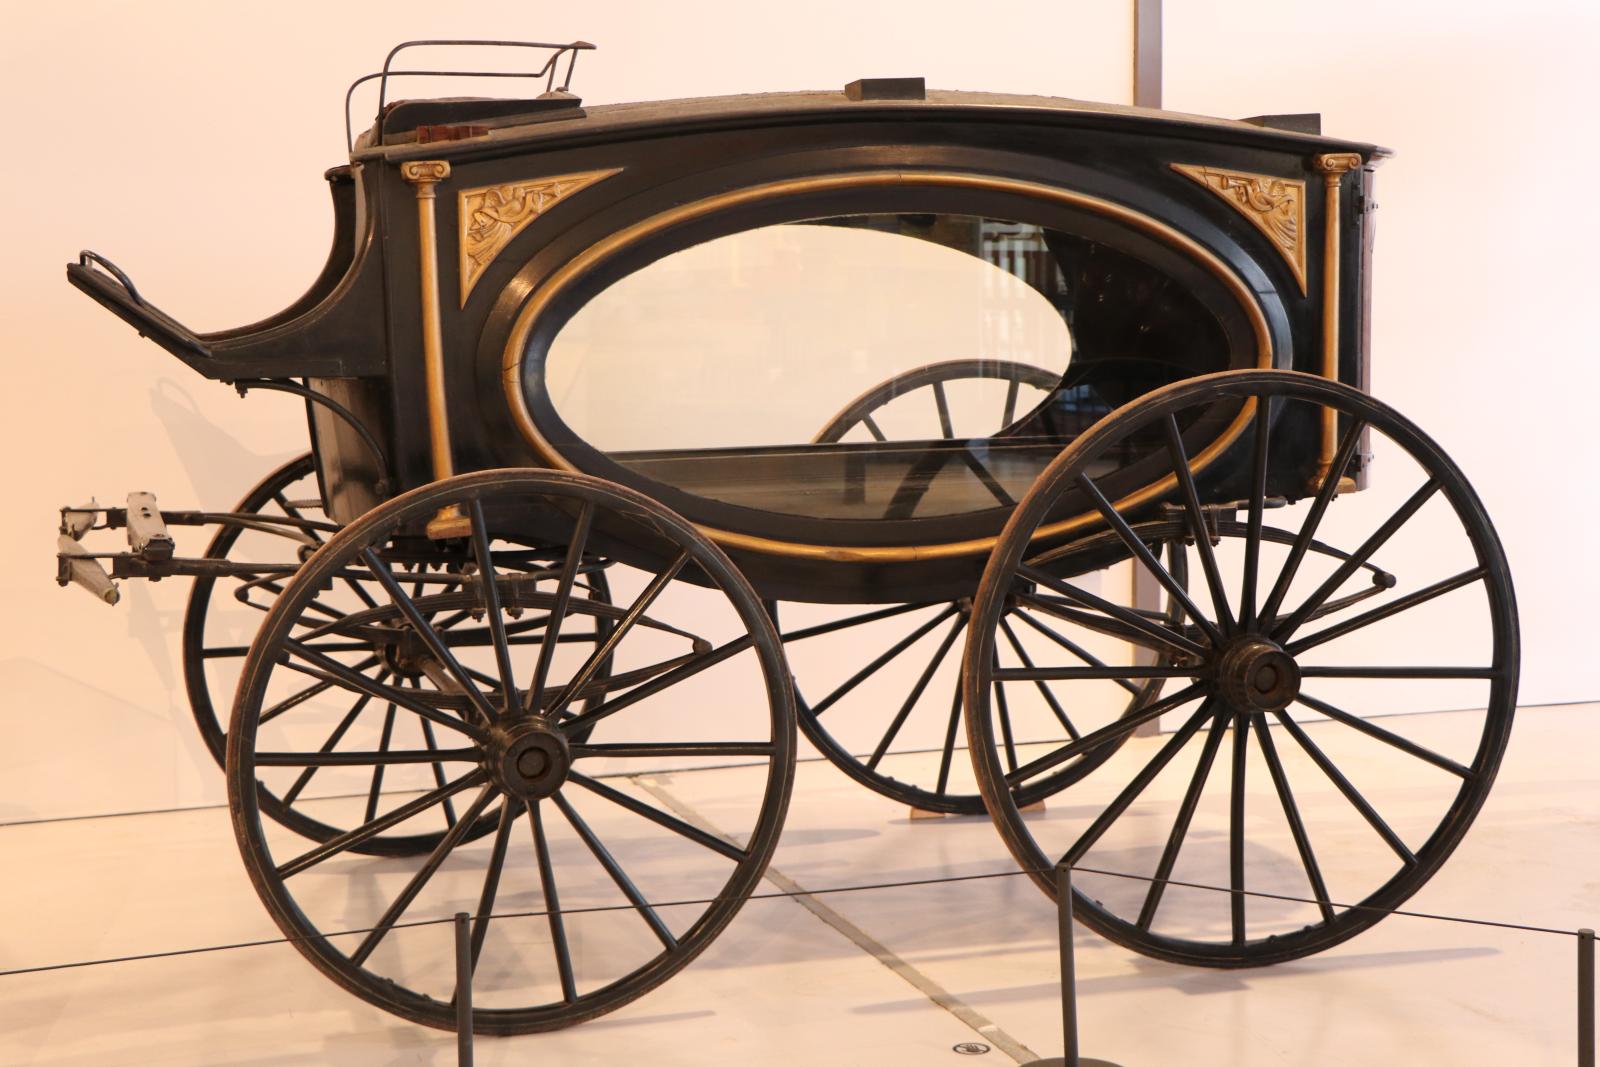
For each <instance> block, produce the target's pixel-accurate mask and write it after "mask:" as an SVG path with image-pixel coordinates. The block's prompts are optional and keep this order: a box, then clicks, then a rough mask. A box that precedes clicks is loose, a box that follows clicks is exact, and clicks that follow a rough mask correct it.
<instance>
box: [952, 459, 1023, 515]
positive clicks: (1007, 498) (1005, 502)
mask: <svg viewBox="0 0 1600 1067" xmlns="http://www.w3.org/2000/svg"><path fill="white" fill-rule="evenodd" d="M961 461H962V462H963V463H965V464H966V465H967V469H968V470H970V471H972V473H973V476H974V477H976V478H977V479H978V481H980V482H982V483H983V487H984V488H985V489H987V490H988V491H989V495H990V496H992V497H994V499H995V502H996V503H998V504H999V505H1000V506H1001V507H1007V508H1008V507H1011V506H1012V505H1013V504H1015V503H1016V502H1017V498H1016V497H1014V496H1012V495H1011V494H1010V493H1008V492H1006V487H1005V486H1003V485H1001V484H1000V483H999V482H998V481H997V480H996V479H995V476H994V473H993V472H992V471H990V470H989V468H988V467H987V466H985V465H984V462H983V460H981V459H979V458H978V457H977V456H976V455H974V454H973V452H972V449H970V448H964V449H962V450H961Z"/></svg>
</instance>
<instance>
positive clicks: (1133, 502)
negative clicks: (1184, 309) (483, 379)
mask: <svg viewBox="0 0 1600 1067" xmlns="http://www.w3.org/2000/svg"><path fill="white" fill-rule="evenodd" d="M896 186H904V187H912V186H935V187H939V188H955V189H981V190H985V191H990V192H1004V193H1016V194H1020V195H1022V196H1026V197H1030V198H1032V199H1035V200H1042V201H1044V202H1046V203H1053V204H1065V205H1068V206H1071V207H1077V208H1083V209H1086V210H1089V211H1093V212H1095V213H1097V214H1100V215H1105V216H1107V217H1109V218H1113V219H1116V220H1118V221H1119V222H1124V223H1127V224H1128V225H1130V226H1132V227H1133V228H1134V229H1137V230H1140V231H1142V232H1144V233H1147V234H1149V235H1151V236H1152V237H1155V238H1157V239H1158V240H1161V241H1165V242H1166V243H1168V244H1170V245H1172V246H1174V247H1176V248H1177V249H1179V250H1180V251H1182V252H1183V253H1185V254H1186V255H1188V256H1189V257H1190V258H1191V259H1193V260H1194V261H1195V262H1197V263H1199V264H1200V265H1201V266H1203V267H1205V268H1206V270H1208V271H1209V272H1210V273H1211V274H1213V275H1214V276H1215V277H1216V278H1217V280H1218V281H1220V282H1221V283H1222V284H1223V287H1224V288H1226V289H1227V290H1228V291H1229V292H1230V293H1231V294H1233V296H1234V298H1235V299H1236V300H1237V301H1238V302H1239V306H1240V308H1241V309H1242V310H1243V311H1244V313H1245V317H1246V318H1248V319H1249V320H1250V327H1251V329H1252V330H1253V331H1254V333H1255V338H1256V352H1257V361H1256V365H1257V366H1258V367H1260V368H1270V367H1271V366H1272V362H1273V348H1272V333H1271V330H1270V328H1269V327H1268V325H1267V317H1266V313H1265V312H1264V311H1263V310H1262V308H1261V303H1260V301H1259V300H1258V299H1257V298H1256V294H1255V293H1254V292H1252V291H1251V290H1250V288H1249V287H1248V286H1246V285H1245V284H1244V282H1243V280H1241V279H1240V278H1239V276H1238V275H1237V274H1235V273H1234V272H1233V271H1232V269H1230V268H1229V267H1228V265H1227V264H1226V263H1224V262H1223V261H1222V260H1221V259H1220V258H1218V257H1217V256H1216V255H1215V254H1214V253H1212V252H1211V251H1210V250H1208V249H1207V248H1205V247H1204V246H1203V245H1201V244H1200V243H1199V242H1197V241H1195V240H1194V239H1193V238H1191V237H1189V236H1187V235H1186V234H1184V233H1182V232H1180V231H1179V230H1176V229H1174V228H1173V227H1171V226H1168V225H1167V224H1166V223H1164V222H1161V221H1160V220H1158V219H1155V218H1152V217H1151V216H1149V215H1145V214H1142V213H1141V212H1138V211H1134V210H1133V209H1131V208H1128V207H1125V206H1123V205H1121V204H1117V203H1114V202H1112V201H1110V200H1102V199H1101V198H1099V197H1095V196H1089V195H1087V194H1085V193H1078V192H1073V191H1072V190H1070V189H1058V188H1055V187H1053V186H1049V185H1042V184H1040V183H1038V182H1030V181H1023V180H1020V179H1016V178H1004V177H998V176H995V175H990V174H971V173H964V172H959V171H930V172H905V171H898V170H876V171H860V172H856V173H850V174H832V175H823V176H818V177H809V178H792V179H788V180H785V181H778V182H769V183H767V184H765V185H754V186H751V187H749V188H747V189H739V190H736V191H734V192H729V193H720V194H718V195H716V196H711V197H706V198H705V199H703V200H696V201H693V202H691V203H688V204H682V205H679V206H678V207H675V208H672V209H671V210H669V211H663V212H661V213H660V214H658V215H653V216H651V217H650V218H648V219H645V220H643V221H641V222H637V223H634V224H633V225H632V226H628V227H626V228H624V229H621V230H618V231H617V232H616V233H614V234H611V235H610V236H609V237H606V238H605V239H604V240H601V241H598V242H596V243H595V244H593V245H591V246H590V247H588V248H586V249H585V250H584V251H583V252H581V253H580V254H578V255H577V256H575V257H573V258H572V259H570V260H568V261H567V262H566V263H564V264H562V265H561V267H560V268H559V269H557V270H556V271H555V273H553V274H552V275H550V277H549V278H548V279H546V280H545V282H544V283H543V284H542V285H540V286H539V287H538V288H537V289H535V290H534V291H533V293H532V294H531V295H530V296H529V297H528V301H527V303H526V304H524V305H523V307H522V310H521V311H520V312H519V313H518V314H517V320H516V322H515V323H514V324H513V326H512V328H511V336H510V338H509V339H508V340H507V341H506V348H505V354H504V356H503V358H502V361H501V385H502V387H503V388H504V390H505V394H506V403H507V404H508V405H509V406H510V408H511V416H512V419H513V420H514V421H515V422H516V424H517V429H518V430H520V431H521V432H522V435H523V437H524V438H526V439H527V441H528V444H530V445H531V446H533V449H534V451H535V452H537V453H538V454H539V457H540V458H541V459H543V460H544V461H545V462H546V463H548V464H549V465H550V466H551V467H553V468H555V469H557V470H564V471H571V472H572V473H574V474H582V473H585V472H583V471H582V470H580V469H579V468H578V467H577V466H576V465H575V464H574V463H573V462H572V461H571V460H569V459H568V458H567V457H566V456H564V455H562V454H561V452H560V451H559V450H557V449H556V447H555V446H554V445H552V444H551V443H550V441H549V439H547V438H546V437H545V436H544V434H543V433H541V432H540V431H539V427H538V425H537V424H536V423H535V422H534V419H533V413H532V412H530V411H529V410H528V401H527V397H526V396H525V395H524V394H523V391H522V365H523V362H524V360H523V354H524V352H525V351H526V349H527V343H528V337H529V336H530V335H531V334H532V332H533V328H534V326H535V324H536V323H537V322H538V321H539V319H540V318H541V317H542V316H543V314H544V313H545V311H546V310H547V309H548V308H549V307H550V305H551V303H552V302H553V301H554V300H555V298H556V297H557V296H558V295H559V294H560V293H561V292H562V291H563V290H565V289H566V288H567V287H568V286H570V285H572V283H573V282H574V281H576V280H577V279H579V278H581V277H583V276H584V275H585V274H587V273H589V272H590V271H592V270H594V269H595V267H597V266H598V265H599V264H601V263H603V262H605V261H606V260H608V259H610V258H611V257H612V256H615V255H617V254H619V253H620V252H622V251H624V250H626V249H628V248H630V247H632V246H633V245H636V244H638V243H639V242H640V241H642V240H644V239H646V238H648V237H650V236H653V235H655V234H658V233H660V232H661V231H662V230H665V229H668V228H670V227H673V226H677V225H681V224H682V223H685V222H692V221H694V220H696V219H701V218H704V217H706V216H708V215H713V214H716V213H717V212H719V211H725V210H727V209H729V208H735V207H743V206H745V205H748V204H756V203H761V202H764V201H768V200H780V199H783V198H785V197H790V196H796V195H800V194H804V193H828V192H838V191H841V190H848V189H876V188H893V187H896ZM1254 404H1255V402H1254V401H1250V402H1249V403H1247V404H1246V405H1245V407H1244V408H1243V409H1242V410H1241V411H1240V412H1239V415H1238V417H1236V418H1235V419H1234V421H1233V422H1232V423H1231V424H1229V426H1228V427H1227V429H1225V430H1223V432H1222V433H1221V434H1220V435H1219V436H1218V437H1217V439H1216V440H1215V441H1212V442H1211V443H1210V444H1208V445H1207V446H1206V447H1205V448H1204V449H1202V450H1201V451H1200V452H1199V453H1198V454H1197V455H1196V456H1195V457H1194V462H1195V463H1196V464H1197V467H1198V468H1203V467H1204V466H1205V465H1207V464H1209V463H1210V462H1211V461H1212V460H1214V459H1215V458H1216V457H1217V456H1218V455H1220V454H1221V453H1222V451H1223V450H1224V449H1226V448H1227V447H1228V446H1229V445H1231V444H1232V443H1233V442H1234V441H1235V440H1237V439H1238V437H1239V434H1240V433H1242V432H1243V430H1244V427H1245V425H1246V424H1247V423H1248V422H1249V419H1250V416H1251V414H1252V412H1253V408H1254ZM1176 485H1177V477H1176V476H1175V475H1170V474H1169V475H1167V476H1166V477H1165V478H1162V479H1160V480H1159V481H1155V482H1152V483H1150V484H1149V485H1147V486H1145V487H1143V488H1142V489H1137V490H1135V491H1134V492H1132V493H1129V494H1128V495H1127V496H1125V497H1123V498H1122V499H1121V500H1119V501H1118V502H1117V506H1118V507H1119V508H1122V507H1134V506H1137V505H1139V504H1142V503H1144V502H1146V501H1149V500H1153V499H1156V498H1157V497H1160V496H1162V495H1164V494H1165V493H1167V492H1168V491H1170V490H1171V489H1172V488H1173V487H1174V486H1176ZM1097 519H1098V514H1097V513H1095V512H1084V513H1082V514H1080V515H1075V516H1073V517H1071V518H1068V519H1061V520H1059V521H1057V522H1053V523H1048V524H1046V525H1043V526H1040V527H1039V528H1038V530H1036V531H1035V532H1034V537H1035V538H1052V537H1056V536H1058V535H1060V534H1064V533H1071V532H1073V531H1076V530H1080V529H1083V528H1085V527H1087V526H1090V525H1092V524H1093V523H1094V522H1095V521H1096V520H1097ZM695 525H696V528H697V529H699V530H700V532H702V533H704V534H705V535H706V536H707V537H709V538H711V540H713V541H715V542H716V543H717V544H719V545H722V546H723V547H725V548H735V549H743V550H746V551H752V552H760V553H764V554H767V555H775V556H787V557H791V558H797V559H811V560H821V561H831V562H837V563H896V562H910V561H914V560H927V559H949V558H953V557H959V556H971V555H978V554H980V553H984V552H988V551H990V550H991V549H993V548H994V545H995V542H996V541H997V540H998V539H999V535H998V534H996V535H994V536H991V537H976V538H971V539H969V540H966V541H946V542H943V543H939V544H929V545H817V544H807V543H804V542H797V541H781V540H777V539H775V538H770V537H758V536H755V535H752V534H743V533H738V532H736V531H733V530H720V529H717V528H715V527H711V526H703V525H700V524H698V523H696V524H695Z"/></svg>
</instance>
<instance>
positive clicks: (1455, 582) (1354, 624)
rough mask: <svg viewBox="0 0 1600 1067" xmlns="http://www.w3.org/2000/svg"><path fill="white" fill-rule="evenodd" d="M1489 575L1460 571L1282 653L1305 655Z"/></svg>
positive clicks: (1479, 570)
mask: <svg viewBox="0 0 1600 1067" xmlns="http://www.w3.org/2000/svg"><path fill="white" fill-rule="evenodd" d="M1488 573H1489V572H1488V571H1487V570H1486V569H1485V568H1483V567H1474V568H1473V569H1472V570H1469V571H1462V572H1461V573H1460V574H1458V575H1456V576H1454V577H1453V578H1446V579H1444V580H1443V581H1439V582H1434V583H1433V584H1432V585H1430V586H1428V587H1426V588H1424V589H1418V590H1417V591H1416V592H1414V593H1409V594H1407V595H1406V596H1403V597H1400V598H1398V599H1396V600H1394V601H1392V602H1390V603H1388V604H1383V605H1380V606H1378V607H1375V608H1372V609H1371V610H1369V611H1363V612H1362V613H1361V614H1360V615H1357V616H1355V617H1353V618H1350V619H1346V620H1345V621H1344V622H1341V623H1338V624H1336V625H1334V626H1330V627H1328V628H1327V629H1325V630H1318V631H1317V632H1316V633H1314V634H1309V635H1307V636H1305V637H1302V638H1300V640H1298V641H1293V642H1291V643H1290V644H1288V645H1287V646H1285V648H1284V651H1285V652H1287V653H1289V655H1291V656H1298V655H1300V654H1301V653H1302V652H1307V651H1309V650H1311V649H1313V648H1316V647H1317V646H1318V645H1321V644H1326V643H1327V642H1329V641H1332V640H1333V639H1334V638H1337V637H1343V636H1345V635H1346V634H1350V633H1354V632H1355V631H1357V630H1360V629H1363V628H1365V627H1367V626H1371V625H1372V624H1373V623H1375V622H1381V621H1382V620H1384V619H1387V618H1390V617H1392V616H1395V615H1398V614H1400V613H1401V612H1402V611H1408V610H1410V609H1411V608H1414V607H1416V606H1417V605H1418V604H1426V603H1427V602H1428V601H1430V600H1433V599H1434V598H1436V597H1441V596H1443V595H1444V594H1446V593H1451V592H1454V591H1455V590H1457V589H1461V588H1463V587H1465V586H1468V585H1471V584H1472V583H1473V582H1477V581H1481V580H1482V579H1483V578H1485V577H1487V576H1488Z"/></svg>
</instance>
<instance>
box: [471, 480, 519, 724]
mask: <svg viewBox="0 0 1600 1067" xmlns="http://www.w3.org/2000/svg"><path fill="white" fill-rule="evenodd" d="M468 517H469V518H470V519H471V521H472V554H473V556H474V557H475V558H476V559H477V561H478V582H479V585H480V586H481V587H482V590H483V607H484V614H485V615H486V616H487V617H488V623H489V638H490V640H491V641H492V642H493V644H494V660H495V666H497V667H498V668H499V669H500V696H501V700H500V710H501V713H502V714H504V715H507V716H509V715H510V714H511V712H512V710H513V709H514V708H515V707H516V706H517V675H516V670H515V669H514V668H513V667H512V665H511V646H510V645H509V644H507V643H506V640H507V639H506V620H505V619H504V618H503V617H502V616H501V614H500V575H499V572H498V571H496V570H495V566H494V553H493V552H492V551H490V548H489V523H488V520H487V519H486V518H485V517H484V514H483V502H482V501H481V500H477V499H474V500H473V501H472V503H471V505H470V511H469V512H468Z"/></svg>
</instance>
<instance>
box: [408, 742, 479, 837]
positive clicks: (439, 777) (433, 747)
mask: <svg viewBox="0 0 1600 1067" xmlns="http://www.w3.org/2000/svg"><path fill="white" fill-rule="evenodd" d="M417 725H418V726H420V727H421V728H422V743H423V744H425V745H427V746H428V751H429V752H433V753H438V752H440V751H441V749H440V748H439V739H438V738H436V737H434V736H433V723H431V722H429V721H428V720H427V719H418V720H417ZM473 751H476V750H473ZM444 782H445V778H444V763H443V762H441V761H439V760H435V761H433V784H434V785H444ZM444 822H445V825H446V826H454V825H455V824H456V808H455V804H454V803H453V802H452V801H451V800H450V798H449V797H446V798H445V801H444Z"/></svg>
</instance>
